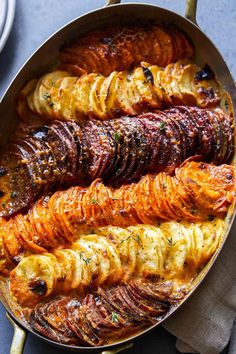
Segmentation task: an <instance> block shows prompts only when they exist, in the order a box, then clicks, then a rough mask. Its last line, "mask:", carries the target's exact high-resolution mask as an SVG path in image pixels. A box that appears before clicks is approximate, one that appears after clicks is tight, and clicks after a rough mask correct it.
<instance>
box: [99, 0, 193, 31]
mask: <svg viewBox="0 0 236 354" xmlns="http://www.w3.org/2000/svg"><path fill="white" fill-rule="evenodd" d="M120 2H121V0H107V3H106V6H109V5H115V4H120ZM196 13H197V0H186V10H185V17H186V18H187V19H189V20H190V21H192V22H193V23H195V24H196V25H197V20H196Z"/></svg>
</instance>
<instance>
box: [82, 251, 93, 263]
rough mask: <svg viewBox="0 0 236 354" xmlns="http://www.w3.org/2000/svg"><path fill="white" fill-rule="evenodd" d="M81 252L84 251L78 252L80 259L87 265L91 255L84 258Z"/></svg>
mask: <svg viewBox="0 0 236 354" xmlns="http://www.w3.org/2000/svg"><path fill="white" fill-rule="evenodd" d="M83 253H84V252H83V251H82V252H80V259H82V260H83V261H84V262H85V264H86V265H88V264H89V263H90V261H91V259H92V257H90V258H85V257H84V256H83Z"/></svg>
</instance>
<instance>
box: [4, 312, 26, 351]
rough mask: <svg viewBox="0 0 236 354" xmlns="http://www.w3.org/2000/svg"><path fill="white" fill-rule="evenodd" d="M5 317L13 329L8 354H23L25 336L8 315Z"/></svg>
mask: <svg viewBox="0 0 236 354" xmlns="http://www.w3.org/2000/svg"><path fill="white" fill-rule="evenodd" d="M6 316H7V318H8V320H9V322H10V323H11V324H12V326H13V328H14V336H13V340H12V344H11V349H10V354H23V350H24V346H25V340H26V336H27V334H26V332H25V331H24V330H23V329H22V328H21V327H20V326H18V324H17V323H16V322H15V321H14V320H13V319H12V317H11V316H10V315H9V314H8V313H7V314H6Z"/></svg>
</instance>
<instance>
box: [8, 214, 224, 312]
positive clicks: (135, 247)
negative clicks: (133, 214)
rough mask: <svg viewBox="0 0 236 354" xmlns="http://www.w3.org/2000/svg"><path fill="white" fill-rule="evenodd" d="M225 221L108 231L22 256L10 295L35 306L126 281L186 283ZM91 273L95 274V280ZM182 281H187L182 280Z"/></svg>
mask: <svg viewBox="0 0 236 354" xmlns="http://www.w3.org/2000/svg"><path fill="white" fill-rule="evenodd" d="M223 226H224V221H223V220H222V219H216V220H214V221H208V222H205V223H195V224H184V223H176V222H173V221H172V222H169V223H163V224H161V226H160V227H154V226H150V225H137V226H131V227H129V228H127V229H124V228H119V227H107V228H102V229H98V230H97V231H96V233H95V234H89V235H84V236H81V237H80V238H79V239H78V240H77V241H75V242H74V243H73V244H72V246H71V247H70V249H58V250H55V251H53V252H52V253H45V254H43V255H31V256H29V257H25V258H24V259H23V260H22V261H21V262H20V263H19V265H18V266H17V267H16V268H15V269H14V270H13V271H12V272H11V275H10V289H11V294H12V295H13V296H14V297H15V298H16V299H17V301H18V302H19V303H20V304H21V305H24V306H25V305H27V306H34V305H35V304H36V303H37V302H39V301H41V300H43V299H44V298H45V297H47V296H49V295H50V294H52V293H55V292H62V293H66V292H68V291H70V290H72V289H76V290H77V291H79V292H80V291H82V290H83V289H84V288H85V287H87V286H91V285H92V284H93V283H94V284H93V285H94V286H99V285H102V284H104V283H106V284H114V283H116V282H118V281H121V280H123V281H125V282H128V281H129V279H130V278H131V277H141V278H147V279H148V278H149V277H151V276H157V277H160V278H161V279H165V280H166V279H174V280H176V281H180V282H181V279H183V280H184V281H186V279H188V277H189V274H188V272H190V276H191V275H192V274H193V273H194V271H195V270H196V269H199V268H200V266H201V264H202V263H204V262H206V261H207V260H208V259H209V258H210V256H211V255H212V254H213V253H214V251H215V250H216V248H217V246H218V244H219V241H220V238H221V236H222V231H223ZM95 275H96V276H95ZM185 278H186V279H185Z"/></svg>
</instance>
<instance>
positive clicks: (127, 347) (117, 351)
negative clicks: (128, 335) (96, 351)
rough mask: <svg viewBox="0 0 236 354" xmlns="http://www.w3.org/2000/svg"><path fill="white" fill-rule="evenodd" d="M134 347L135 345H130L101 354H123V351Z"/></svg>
mask: <svg viewBox="0 0 236 354" xmlns="http://www.w3.org/2000/svg"><path fill="white" fill-rule="evenodd" d="M132 345H133V343H129V344H125V345H122V346H119V347H118V348H115V349H111V350H104V351H103V352H102V353H101V354H116V353H119V352H121V351H123V350H126V349H129V348H131V347H132Z"/></svg>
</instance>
